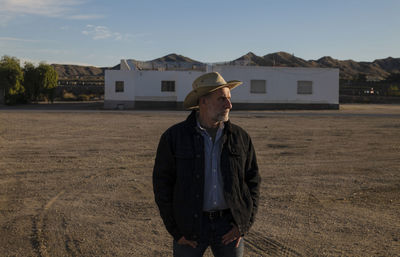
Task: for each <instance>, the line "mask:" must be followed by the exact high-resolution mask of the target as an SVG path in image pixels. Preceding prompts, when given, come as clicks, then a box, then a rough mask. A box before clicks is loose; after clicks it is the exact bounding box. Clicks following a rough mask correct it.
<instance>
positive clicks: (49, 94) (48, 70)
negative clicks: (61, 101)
mask: <svg viewBox="0 0 400 257" xmlns="http://www.w3.org/2000/svg"><path fill="white" fill-rule="evenodd" d="M37 73H38V76H39V85H40V88H41V93H42V94H43V95H44V96H45V97H46V98H47V100H50V101H51V102H53V101H54V97H55V89H56V87H57V80H58V75H57V72H56V70H55V69H54V68H53V66H51V65H48V64H45V63H40V64H39V66H38V67H37Z"/></svg>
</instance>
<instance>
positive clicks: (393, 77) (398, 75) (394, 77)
mask: <svg viewBox="0 0 400 257" xmlns="http://www.w3.org/2000/svg"><path fill="white" fill-rule="evenodd" d="M386 82H397V83H400V72H393V73H390V74H389V76H387V78H386Z"/></svg>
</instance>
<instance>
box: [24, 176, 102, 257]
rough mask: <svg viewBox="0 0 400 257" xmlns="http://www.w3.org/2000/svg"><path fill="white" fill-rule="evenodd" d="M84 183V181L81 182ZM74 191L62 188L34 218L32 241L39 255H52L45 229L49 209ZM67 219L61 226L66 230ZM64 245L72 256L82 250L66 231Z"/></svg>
mask: <svg viewBox="0 0 400 257" xmlns="http://www.w3.org/2000/svg"><path fill="white" fill-rule="evenodd" d="M108 172H109V170H105V171H103V172H100V173H98V174H94V175H90V176H86V177H84V179H86V181H83V184H88V183H90V182H92V181H93V180H94V179H95V178H98V177H100V176H103V175H105V174H106V173H108ZM80 183H82V182H80ZM67 188H73V184H70V185H68V186H67ZM71 193H73V190H71V189H70V190H67V189H64V190H61V191H60V192H58V193H57V194H56V195H55V196H53V197H52V198H51V199H50V200H49V201H48V202H47V203H46V204H45V205H44V206H43V209H42V210H41V211H40V212H39V214H38V215H37V216H36V218H34V220H33V228H32V239H31V243H32V246H33V248H34V250H35V251H36V252H37V254H38V256H39V257H50V256H52V255H50V254H49V251H48V247H47V238H46V236H45V231H46V228H47V223H48V220H47V219H48V211H49V210H50V209H51V207H52V206H53V205H54V203H55V202H56V201H57V200H58V199H59V198H60V197H61V196H63V195H65V194H71ZM66 224H67V223H66V220H65V218H63V222H62V225H61V227H62V228H63V229H64V230H66ZM64 245H65V250H66V252H68V253H69V254H70V255H71V256H76V254H75V253H76V252H80V249H79V246H78V245H77V242H76V241H75V240H73V239H72V238H71V237H70V236H69V235H68V234H67V233H64Z"/></svg>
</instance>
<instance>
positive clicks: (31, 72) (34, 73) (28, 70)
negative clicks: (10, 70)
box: [24, 62, 41, 101]
mask: <svg viewBox="0 0 400 257" xmlns="http://www.w3.org/2000/svg"><path fill="white" fill-rule="evenodd" d="M24 87H25V96H26V98H27V99H28V100H29V101H37V100H38V98H39V96H40V88H41V86H40V79H39V73H38V69H37V68H35V66H34V65H33V64H32V63H30V62H25V67H24Z"/></svg>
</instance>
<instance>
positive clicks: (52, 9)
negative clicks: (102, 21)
mask: <svg viewBox="0 0 400 257" xmlns="http://www.w3.org/2000/svg"><path fill="white" fill-rule="evenodd" d="M86 1H87V0H65V1H59V0H0V17H1V18H0V20H6V21H8V20H11V19H13V18H16V17H17V16H19V15H38V16H45V17H54V18H65V19H80V20H87V19H97V18H101V17H103V16H102V15H98V14H85V15H79V14H76V12H77V10H76V9H77V7H78V6H79V5H82V4H84V3H85V2H86Z"/></svg>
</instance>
